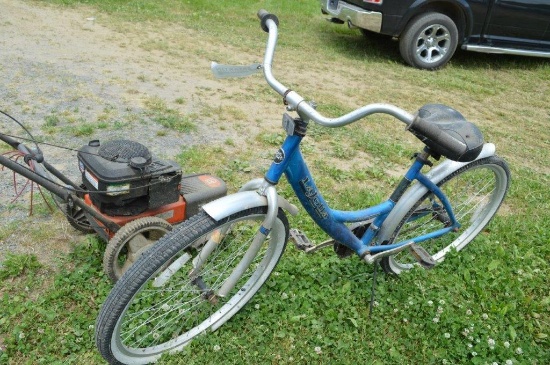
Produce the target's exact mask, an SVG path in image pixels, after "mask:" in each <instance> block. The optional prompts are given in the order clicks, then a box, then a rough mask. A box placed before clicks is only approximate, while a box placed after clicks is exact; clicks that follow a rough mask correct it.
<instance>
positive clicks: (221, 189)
mask: <svg viewBox="0 0 550 365" xmlns="http://www.w3.org/2000/svg"><path fill="white" fill-rule="evenodd" d="M0 113H1V114H3V115H5V116H7V117H9V118H10V119H12V120H14V121H15V122H17V121H16V120H15V119H14V118H13V117H11V116H9V115H8V114H6V113H4V112H1V111H0ZM17 123H18V124H19V125H21V124H20V123H19V122H17ZM22 127H23V126H22ZM23 128H24V127H23ZM25 131H26V132H27V134H29V136H31V139H29V140H30V141H33V142H34V145H35V148H29V147H27V146H26V145H25V144H23V143H22V142H19V141H18V140H16V139H15V138H17V137H13V136H9V135H6V134H3V133H0V140H2V141H3V142H5V143H7V144H8V145H9V146H11V147H12V148H13V149H14V151H10V152H6V153H3V154H1V155H0V165H3V166H5V167H7V168H8V169H10V170H12V171H13V172H14V174H16V173H17V174H19V175H21V176H23V177H25V178H27V179H28V180H30V181H31V186H32V183H36V184H37V185H38V187H39V190H40V187H43V188H45V189H46V190H48V191H49V192H51V193H52V194H53V195H54V196H55V197H54V198H55V199H54V202H56V204H57V205H58V207H60V208H61V209H62V210H63V211H64V213H65V216H66V217H67V220H68V221H69V223H70V225H71V226H72V227H74V228H75V229H77V230H79V231H81V232H84V233H97V234H98V235H99V236H100V237H101V238H102V239H104V240H105V241H106V242H107V246H106V249H105V252H104V256H103V268H104V270H105V273H106V274H107V276H108V277H109V278H110V279H111V280H112V281H113V282H116V281H117V280H118V278H120V276H121V275H122V274H123V273H124V272H125V271H126V270H127V269H128V268H129V267H130V265H131V264H132V263H133V262H134V261H135V260H136V258H137V257H138V256H139V255H141V254H142V253H143V252H144V251H145V250H147V249H148V248H149V247H150V246H151V245H153V244H154V243H155V242H156V241H157V240H158V239H159V238H160V237H162V236H163V235H164V234H165V233H166V232H168V231H170V230H171V229H172V226H173V225H175V224H178V223H181V222H182V221H184V220H186V219H188V218H189V217H191V216H193V215H194V214H196V213H197V212H198V211H199V209H200V207H201V206H202V205H203V204H205V203H207V202H209V201H211V200H214V199H217V198H219V197H221V196H224V195H225V194H226V193H227V187H226V184H225V183H224V181H223V180H221V179H219V178H218V177H216V176H213V175H210V174H207V173H199V174H185V175H184V174H183V173H182V169H181V167H180V165H178V164H177V163H176V162H174V161H168V160H162V159H159V158H157V157H155V156H154V155H153V154H151V153H150V152H149V149H148V148H147V147H145V146H144V145H142V144H141V143H139V142H135V141H130V140H123V139H121V140H111V141H106V142H100V141H99V140H92V141H90V142H89V143H88V144H87V145H85V146H82V147H81V148H80V149H79V150H77V159H78V167H79V170H80V175H81V176H82V181H81V182H80V183H75V182H73V181H71V180H70V179H69V178H67V177H66V176H65V175H64V174H63V173H61V172H60V171H58V170H57V169H56V168H55V167H54V166H52V165H51V164H49V163H48V162H46V161H45V160H44V156H43V154H42V152H41V150H40V148H39V147H38V143H36V142H35V140H34V138H33V137H32V135H31V134H30V133H29V132H28V131H27V130H26V129H25ZM12 137H13V138H12ZM18 139H20V138H18ZM21 160H22V161H23V162H24V163H25V164H22V163H20V161H21ZM25 165H26V166H25ZM14 181H15V180H14ZM15 188H16V198H17V196H19V195H20V194H21V192H22V190H23V189H20V191H19V192H18V191H17V186H15ZM23 188H24V187H23ZM31 191H32V189H31ZM40 192H41V190H40ZM41 193H42V192H41ZM31 198H32V194H31ZM31 204H32V203H31ZM31 206H32V205H31Z"/></svg>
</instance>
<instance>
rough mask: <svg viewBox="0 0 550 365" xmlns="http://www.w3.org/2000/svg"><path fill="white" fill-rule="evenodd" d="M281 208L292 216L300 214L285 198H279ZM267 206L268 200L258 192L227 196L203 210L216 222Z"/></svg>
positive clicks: (242, 192) (205, 206)
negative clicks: (242, 211)
mask: <svg viewBox="0 0 550 365" xmlns="http://www.w3.org/2000/svg"><path fill="white" fill-rule="evenodd" d="M277 203H278V205H279V208H283V209H284V210H286V211H288V212H289V213H290V214H292V215H296V214H298V208H297V207H296V206H295V205H294V204H291V203H289V202H288V201H287V200H286V199H285V198H282V197H281V196H277ZM263 206H267V198H266V197H265V196H262V195H260V194H258V192H256V191H241V192H238V193H235V194H231V195H227V196H224V197H222V198H219V199H217V200H214V201H212V202H210V203H208V204H205V205H203V207H202V209H203V210H204V211H205V212H206V213H207V214H208V215H209V216H211V217H212V218H214V219H215V220H217V221H218V220H220V219H223V218H225V217H227V216H230V215H231V214H234V213H237V212H240V211H241V210H245V209H250V208H256V207H263Z"/></svg>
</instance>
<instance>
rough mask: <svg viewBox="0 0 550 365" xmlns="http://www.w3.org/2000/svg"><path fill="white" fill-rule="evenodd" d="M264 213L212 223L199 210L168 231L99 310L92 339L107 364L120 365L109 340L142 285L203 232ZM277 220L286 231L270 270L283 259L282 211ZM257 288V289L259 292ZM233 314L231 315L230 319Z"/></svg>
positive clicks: (262, 210) (257, 211)
mask: <svg viewBox="0 0 550 365" xmlns="http://www.w3.org/2000/svg"><path fill="white" fill-rule="evenodd" d="M266 211H267V208H266V207H258V208H252V209H247V210H243V211H240V212H237V213H235V214H233V215H231V216H229V217H227V218H225V219H223V220H221V221H215V220H214V219H212V218H211V217H210V216H208V215H207V214H206V213H204V212H202V211H201V212H199V213H198V214H196V215H195V216H193V217H191V218H190V219H188V220H187V221H185V222H183V223H182V224H180V225H178V226H176V227H175V228H174V230H173V231H172V232H169V233H168V234H167V235H165V236H164V237H163V238H161V239H160V240H159V241H158V242H157V243H156V244H155V245H154V247H152V248H151V249H149V250H147V251H146V252H145V253H143V255H141V256H140V258H139V259H138V260H137V261H136V262H135V263H134V264H133V265H132V266H131V267H130V268H129V269H128V271H127V272H126V273H125V274H124V275H123V276H122V277H121V279H120V280H119V281H118V282H117V284H116V285H115V286H114V287H113V289H112V291H111V293H110V294H109V296H108V297H107V299H106V300H105V302H104V304H103V306H102V308H101V310H100V313H99V316H98V318H97V321H96V330H95V338H96V346H97V347H98V349H99V351H100V353H101V355H102V356H103V357H104V358H105V359H106V360H107V361H108V362H109V363H110V364H123V363H122V362H120V361H118V360H117V359H116V358H115V356H114V354H113V351H112V348H111V341H112V337H113V335H114V331H115V328H116V326H117V323H118V321H119V319H120V318H121V317H122V316H123V315H124V314H125V311H126V309H127V308H128V306H129V305H130V304H131V301H132V299H133V298H134V296H135V295H136V293H138V292H139V290H140V289H141V287H142V285H143V284H144V283H145V282H147V280H149V278H150V277H152V276H153V275H154V273H155V272H156V271H157V270H158V269H159V268H161V267H163V265H165V264H166V262H168V261H169V260H170V259H171V258H173V257H174V256H175V255H176V254H177V253H178V252H180V251H181V250H183V249H185V247H186V246H189V245H191V244H192V243H194V241H195V240H196V238H197V237H201V236H202V235H204V234H205V232H210V231H212V230H214V229H216V228H217V227H220V226H223V225H224V224H226V223H229V222H231V221H232V220H236V219H239V218H241V217H246V216H252V215H254V214H265V213H266ZM278 219H280V220H281V221H282V223H283V224H284V227H285V230H286V232H285V238H284V245H283V247H282V249H281V251H280V254H279V255H278V257H277V258H276V263H275V265H273V268H272V269H271V271H272V270H273V269H274V268H275V266H276V265H277V263H278V261H279V259H280V257H281V256H282V253H283V252H284V246H285V245H286V242H287V240H288V220H287V218H286V215H285V214H284V212H282V211H281V210H279V215H278ZM266 280H267V278H266V279H265V280H264V282H262V283H261V284H260V287H261V286H263V283H265V281H266ZM260 287H258V288H257V289H256V290H259V288H260ZM251 298H252V297H250V298H249V299H248V300H247V302H248V301H249V300H250V299H251ZM235 313H236V312H235ZM235 313H232V314H231V315H230V316H229V318H230V317H231V316H233V315H234V314H235Z"/></svg>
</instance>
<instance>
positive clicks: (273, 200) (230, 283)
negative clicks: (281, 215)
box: [189, 179, 279, 303]
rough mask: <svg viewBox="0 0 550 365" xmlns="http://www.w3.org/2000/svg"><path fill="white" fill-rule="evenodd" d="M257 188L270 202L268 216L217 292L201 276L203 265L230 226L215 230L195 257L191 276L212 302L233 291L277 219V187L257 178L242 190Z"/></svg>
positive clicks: (193, 281)
mask: <svg viewBox="0 0 550 365" xmlns="http://www.w3.org/2000/svg"><path fill="white" fill-rule="evenodd" d="M260 181H261V182H262V183H261V185H260V184H259V183H260ZM258 185H259V186H258ZM256 188H259V189H258V190H259V193H260V194H262V195H264V196H265V197H266V198H267V203H268V204H267V214H266V217H265V219H264V221H263V222H262V225H261V226H260V228H259V229H258V231H257V232H256V234H255V236H254V238H253V240H252V243H251V244H250V246H249V247H248V249H247V251H246V253H245V254H244V256H243V258H242V259H241V261H240V262H239V263H238V264H237V266H236V267H235V268H234V269H233V272H232V273H231V275H229V277H228V278H227V279H226V280H225V281H224V283H223V284H222V285H221V287H220V289H218V291H217V293H213V292H212V290H211V289H210V288H208V287H206V286H205V285H204V283H203V282H202V280H201V277H200V272H201V269H202V266H203V265H204V263H205V262H206V260H207V259H208V256H210V254H211V253H212V252H213V251H214V249H215V248H216V247H217V245H219V244H220V243H221V241H222V240H223V237H224V236H225V235H226V234H227V232H228V231H229V229H230V227H229V226H227V227H225V228H222V229H221V230H219V231H217V232H214V234H213V235H212V236H211V237H210V238H209V239H208V241H207V242H206V244H205V245H204V247H203V248H202V250H201V252H200V253H199V255H198V256H197V257H195V259H194V260H193V270H192V271H191V272H190V273H189V277H190V279H191V280H192V283H193V284H194V285H196V286H197V287H198V288H199V289H200V290H201V291H202V292H204V293H205V298H206V299H207V300H208V301H210V302H212V303H215V302H217V300H216V299H215V298H217V297H222V298H223V297H225V296H227V295H228V294H229V293H230V292H231V290H232V289H233V288H234V287H235V285H236V284H237V282H238V281H239V279H240V278H241V277H242V275H243V274H244V272H245V271H246V269H247V268H248V267H249V266H250V264H251V263H252V261H253V260H254V258H255V257H256V255H257V254H258V252H259V251H260V249H261V247H262V245H263V243H264V241H265V239H266V238H267V236H268V235H269V232H270V231H271V228H272V227H273V224H274V222H275V219H276V218H277V213H278V210H279V205H278V201H277V191H276V189H275V186H274V185H272V184H270V183H268V182H267V181H265V180H264V179H257V180H252V181H251V182H250V183H248V184H246V185H244V186H243V187H242V188H241V191H247V190H254V189H256ZM201 284H202V285H201Z"/></svg>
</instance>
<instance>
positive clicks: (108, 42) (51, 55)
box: [0, 0, 238, 261]
mask: <svg viewBox="0 0 550 365" xmlns="http://www.w3.org/2000/svg"><path fill="white" fill-rule="evenodd" d="M0 9H2V11H1V12H0V75H1V78H0V80H1V82H0V110H2V111H4V112H7V113H9V114H10V115H12V116H13V117H15V118H16V119H18V120H19V121H21V122H22V123H24V124H25V125H26V126H27V128H28V129H29V130H30V131H31V133H32V134H33V135H34V136H35V137H38V138H40V139H43V140H44V141H46V142H48V143H52V144H55V145H59V146H64V147H68V148H70V149H61V148H53V147H50V146H42V149H43V151H44V154H45V156H46V158H47V160H48V161H49V162H50V163H52V164H54V165H55V166H56V167H57V168H58V169H59V170H61V171H63V172H64V173H65V174H67V175H68V176H70V177H71V178H72V179H73V180H76V181H79V179H80V178H79V176H78V168H77V166H76V152H75V151H74V150H75V149H78V148H80V147H81V146H82V145H84V144H86V143H87V142H88V141H89V140H91V139H99V140H106V139H120V138H124V139H130V140H135V141H139V142H140V143H142V144H144V145H145V146H147V147H149V149H150V150H151V151H152V152H153V153H154V154H156V155H159V156H160V157H163V158H172V157H174V156H175V155H176V154H177V153H178V152H180V151H181V148H182V146H186V145H193V144H196V143H205V142H206V141H207V140H220V141H223V140H225V139H226V138H228V136H227V134H228V133H231V132H230V131H227V130H225V131H220V130H219V129H217V128H216V126H215V125H212V123H211V122H210V121H208V120H204V121H200V123H197V126H198V128H197V130H196V131H195V132H193V133H178V132H174V131H172V130H168V131H167V132H166V131H164V132H163V133H158V132H159V130H160V129H162V128H163V127H162V126H159V125H158V124H156V123H152V122H150V119H149V116H148V114H147V112H146V108H145V107H144V100H151V99H152V98H153V99H154V98H158V100H161V101H163V102H165V103H166V104H167V106H168V107H170V108H175V109H177V110H178V111H179V112H181V113H182V114H185V113H193V112H196V111H197V105H198V104H199V101H200V100H198V99H197V97H196V96H195V95H196V93H197V89H204V88H210V89H218V88H219V87H220V86H219V85H218V81H217V80H214V79H213V77H212V76H210V74H209V70H208V65H209V61H208V60H206V59H197V58H196V56H192V55H191V54H190V55H189V56H188V57H178V54H168V53H167V52H161V51H146V50H144V49H143V48H141V47H139V46H138V44H139V43H140V42H139V41H140V40H142V38H143V37H144V36H145V37H150V38H152V39H155V38H162V34H158V33H155V32H156V31H158V30H156V29H154V28H151V29H138V30H136V32H135V33H132V32H122V31H114V30H111V28H112V27H111V28H108V27H106V26H103V25H102V24H101V20H98V19H97V18H96V16H95V14H94V13H93V11H89V12H86V11H85V10H83V8H79V9H78V10H74V9H59V8H53V7H45V6H44V5H36V4H32V5H31V4H30V3H28V2H24V1H17V0H16V1H13V0H0ZM138 26H140V27H141V25H136V27H138ZM144 27H145V26H144ZM184 36H188V37H192V35H189V34H187V35H185V34H182V37H184ZM179 51H180V52H185V50H179ZM179 55H181V53H180V54H179ZM224 87H225V86H224ZM175 100H178V102H177V103H176V102H175ZM209 102H210V101H209ZM52 117H56V118H58V119H59V120H60V121H61V122H60V123H61V124H63V123H65V124H66V125H67V127H70V124H71V123H74V124H78V123H91V124H92V125H94V123H99V122H100V121H101V122H102V123H103V127H102V128H97V129H96V130H94V132H93V134H92V135H87V136H81V137H75V136H74V135H71V134H68V133H54V134H51V133H47V132H45V131H46V130H45V129H44V128H43V126H44V124H45V123H46V121H47V120H48V118H50V119H51V118H52ZM56 127H58V128H62V127H63V125H57V126H56ZM0 132H2V133H6V134H14V135H17V136H25V134H24V132H22V130H21V129H20V128H19V127H18V126H17V125H16V124H15V123H13V122H11V121H10V120H9V119H7V118H5V117H1V118H0ZM159 134H160V135H161V136H159ZM231 137H232V138H233V139H235V138H238V136H231ZM14 196H15V194H14V191H13V183H12V173H11V171H0V220H1V222H0V240H1V241H0V261H1V260H2V259H3V258H4V256H5V254H6V253H7V252H10V251H12V252H19V253H21V252H33V253H36V254H37V255H38V256H39V257H41V258H46V260H47V257H49V255H51V253H52V252H55V251H58V252H59V251H67V250H68V249H70V244H71V243H70V242H71V241H72V242H74V239H73V238H72V237H73V235H77V234H78V233H76V232H75V231H74V230H72V229H71V228H70V227H68V224H67V222H65V221H64V219H63V217H60V216H59V215H57V216H55V217H53V218H52V217H51V216H49V215H46V216H44V215H33V216H32V217H28V215H29V210H28V197H29V193H27V194H26V195H25V196H24V197H23V198H22V199H20V200H18V202H17V203H18V204H17V205H16V206H15V207H14V206H13V204H11V202H12V200H13V198H14ZM44 220H46V221H49V220H53V222H52V223H51V226H49V229H52V228H51V227H52V226H53V227H55V228H53V229H58V230H60V231H63V232H64V233H63V239H52V240H47V241H48V242H41V243H40V244H35V243H34V242H31V241H29V238H28V237H26V235H25V234H20V233H18V234H11V235H10V236H8V237H4V234H2V231H1V229H2V226H6V225H8V224H10V223H12V222H17V224H27V223H28V224H31V223H32V222H38V221H42V222H43V221H44ZM19 222H20V223H19ZM22 233H24V232H22ZM77 239H78V238H77ZM49 241H51V242H49Z"/></svg>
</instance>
